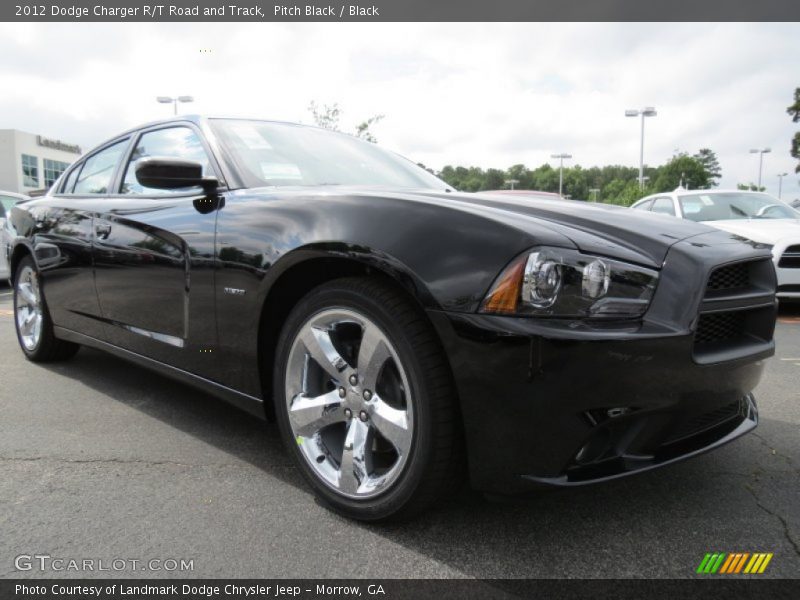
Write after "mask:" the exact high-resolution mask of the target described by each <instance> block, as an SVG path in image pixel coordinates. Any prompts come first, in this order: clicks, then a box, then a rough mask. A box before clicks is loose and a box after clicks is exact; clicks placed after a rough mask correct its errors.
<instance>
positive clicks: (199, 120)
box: [87, 114, 349, 154]
mask: <svg viewBox="0 0 800 600" xmlns="http://www.w3.org/2000/svg"><path fill="white" fill-rule="evenodd" d="M215 119H220V120H222V119H225V120H231V121H260V122H262V123H273V124H276V125H292V126H295V127H308V128H309V129H324V130H325V131H330V132H331V133H338V134H340V135H349V134H347V133H344V132H341V131H333V130H331V129H325V128H324V127H317V126H316V125H310V124H307V123H296V122H293V121H280V120H277V119H260V118H257V117H242V116H239V117H235V116H225V115H200V114H188V115H175V116H172V117H168V118H166V119H157V120H155V121H149V122H147V123H142V124H140V125H136V126H135V127H131V128H129V129H126V130H125V131H121V132H120V133H118V134H116V135H115V136H113V137H110V138H107V139H105V140H103V141H102V142H100V143H99V144H95V145H94V146H92V149H91V150H90V151H89V152H87V154H90V153H91V152H92V151H93V150H95V149H96V148H101V147H102V146H106V145H107V144H109V143H111V142H113V141H115V140H118V139H119V138H123V137H126V136H130V135H131V134H134V133H136V132H138V131H141V130H142V129H149V128H151V127H156V126H158V125H169V124H170V123H186V122H189V123H194V124H195V125H198V126H199V125H202V124H203V123H204V122H206V121H213V120H215Z"/></svg>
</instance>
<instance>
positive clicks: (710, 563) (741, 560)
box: [697, 552, 772, 575]
mask: <svg viewBox="0 0 800 600" xmlns="http://www.w3.org/2000/svg"><path fill="white" fill-rule="evenodd" d="M771 560H772V552H754V553H752V554H751V553H749V552H730V553H725V552H708V553H706V555H705V557H704V558H703V560H702V561H701V562H700V566H699V567H697V572H698V573H702V574H711V575H713V574H715V573H719V574H720V575H722V574H726V575H735V574H738V573H745V574H750V575H755V574H757V573H763V572H764V571H765V570H766V568H767V565H768V564H769V561H771Z"/></svg>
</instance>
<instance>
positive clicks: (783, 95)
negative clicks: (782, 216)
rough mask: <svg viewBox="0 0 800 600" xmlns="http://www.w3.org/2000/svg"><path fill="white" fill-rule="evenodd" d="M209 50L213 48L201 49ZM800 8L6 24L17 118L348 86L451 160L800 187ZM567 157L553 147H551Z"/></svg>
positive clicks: (89, 126) (228, 107) (272, 111)
mask: <svg viewBox="0 0 800 600" xmlns="http://www.w3.org/2000/svg"><path fill="white" fill-rule="evenodd" d="M201 49H202V50H207V51H206V52H201ZM798 57H800V24H796V23H795V24H686V25H681V24H673V23H661V24H637V23H629V24H528V23H519V24H446V23H430V24H427V23H422V24H409V23H399V24H395V23H379V24H361V23H332V24H311V23H307V24H274V23H268V24H267V23H265V24H208V25H206V24H140V23H124V24H93V23H80V24H73V23H69V24H29V23H15V24H8V23H4V24H0V84H2V90H3V92H2V94H0V128H13V129H22V130H25V131H30V132H32V133H38V134H42V135H45V136H48V137H54V138H60V139H62V140H63V141H65V142H73V143H79V144H81V145H82V146H84V147H85V148H87V149H88V148H89V147H91V146H93V145H95V144H96V143H98V142H100V141H102V140H103V139H105V138H108V137H110V136H112V135H114V134H116V133H118V132H119V131H121V130H123V129H125V128H128V127H131V126H135V125H137V124H139V123H142V122H146V121H150V120H154V119H158V118H161V117H164V116H168V115H169V114H170V113H171V110H172V107H171V106H169V105H162V104H157V103H156V102H155V97H156V96H157V95H184V94H185V95H192V96H194V97H195V99H196V101H195V103H194V104H193V105H189V107H188V108H187V107H181V110H186V111H187V112H197V113H203V114H214V115H235V116H240V115H241V116H258V117H265V118H274V119H279V120H289V121H303V122H310V115H309V112H308V108H307V107H308V104H309V102H310V101H312V100H315V101H317V102H318V103H320V104H325V103H333V102H338V103H339V105H340V107H341V108H342V110H343V117H342V120H343V125H344V128H345V129H351V128H352V127H353V126H354V125H355V123H356V122H357V121H359V120H363V119H364V118H366V117H368V116H370V115H373V114H377V113H381V114H385V115H386V118H385V119H384V120H383V121H382V122H381V123H380V124H379V125H378V126H377V127H376V128H375V130H374V133H375V135H376V136H377V137H378V140H379V142H380V143H381V145H383V146H386V147H388V148H390V149H393V150H395V151H397V152H399V153H401V154H403V155H405V156H407V157H408V158H411V159H413V160H414V161H417V162H423V163H425V164H426V165H428V166H430V167H433V168H435V169H440V168H441V167H443V166H444V165H446V164H457V165H465V166H469V165H477V166H481V167H484V168H485V167H498V168H506V167H508V166H510V165H512V164H515V163H525V164H526V165H529V166H538V165H540V164H541V163H543V162H545V161H548V160H549V156H550V154H552V153H554V152H570V153H572V154H573V156H574V159H573V161H571V163H570V164H580V165H582V166H584V167H588V166H592V165H604V164H624V165H631V166H638V160H639V123H638V120H635V119H626V118H625V117H624V111H625V109H626V108H639V107H642V106H650V105H652V106H655V107H656V108H657V110H658V116H657V117H655V118H650V119H648V120H647V122H646V134H645V163H646V164H650V165H658V164H661V163H663V162H664V161H666V160H668V159H669V158H670V156H672V154H673V153H674V152H675V151H676V150H681V151H687V152H690V153H694V152H696V151H697V150H698V148H700V147H710V148H711V149H713V150H714V151H715V152H717V154H718V156H719V158H720V162H721V165H722V171H723V180H722V184H723V185H724V186H726V187H727V186H731V187H732V186H735V184H736V183H737V182H749V181H755V179H756V178H757V176H758V157H757V155H750V154H748V150H749V149H750V148H756V147H771V148H772V153H771V154H768V155H766V157H765V167H764V183H765V184H766V185H767V186H768V189H769V191H771V192H773V193H776V192H777V177H776V175H777V174H778V173H782V172H788V173H789V174H790V176H789V177H787V178H786V179H785V180H784V198H787V197H788V198H795V197H800V186H799V185H798V176H797V175H794V165H795V161H794V160H793V159H792V158H791V157H790V156H789V144H790V138H791V137H792V135H793V133H794V131H795V130H797V128H798V126H797V125H795V124H793V123H792V122H791V120H790V118H789V116H788V115H787V114H786V107H787V106H788V105H789V104H790V103H791V101H792V95H793V93H794V89H795V87H797V86H800V68H799V67H798ZM551 162H552V161H551Z"/></svg>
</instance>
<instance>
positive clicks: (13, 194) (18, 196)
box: [0, 190, 30, 200]
mask: <svg viewBox="0 0 800 600" xmlns="http://www.w3.org/2000/svg"><path fill="white" fill-rule="evenodd" d="M0 196H11V197H12V198H16V199H17V200H30V196H26V195H25V194H20V193H19V192H7V191H5V190H0Z"/></svg>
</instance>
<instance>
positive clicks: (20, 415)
mask: <svg viewBox="0 0 800 600" xmlns="http://www.w3.org/2000/svg"><path fill="white" fill-rule="evenodd" d="M776 335H777V347H778V350H777V354H776V356H775V358H772V359H770V361H769V363H768V367H767V372H766V376H765V378H764V380H763V382H762V383H761V385H760V386H759V388H758V389H757V390H756V392H757V397H758V400H759V405H760V415H761V424H760V426H759V428H758V429H757V430H756V432H755V433H754V434H751V435H748V436H745V437H744V438H742V439H740V440H738V441H736V442H734V443H733V444H730V445H728V446H726V447H724V448H722V449H720V450H718V451H716V452H713V453H710V454H707V455H704V456H701V457H698V458H695V459H693V460H690V461H687V462H684V463H681V464H679V465H676V466H673V467H670V468H667V469H662V470H660V471H656V472H653V473H648V474H645V475H641V476H638V477H633V478H628V479H626V480H621V481H618V482H614V483H609V484H605V485H601V486H595V487H593V488H587V489H581V490H577V491H566V492H553V493H545V494H540V495H538V496H535V497H533V498H529V499H525V500H524V501H520V502H514V503H490V502H487V501H485V500H484V499H483V498H482V497H481V496H478V495H477V494H473V493H470V492H468V491H466V490H465V491H462V492H460V493H459V494H457V495H456V496H455V497H454V498H453V499H452V500H450V501H449V502H447V503H446V504H444V505H442V506H441V507H440V508H438V509H437V510H434V511H432V512H430V513H427V514H425V515H423V516H422V517H421V518H419V519H418V520H416V521H414V522H411V523H406V524H403V525H394V526H374V525H361V524H357V523H353V522H349V521H347V520H345V519H342V518H340V517H338V516H335V515H333V514H331V513H330V512H328V511H327V510H326V509H324V508H323V507H321V506H319V505H317V504H316V503H315V502H314V499H313V497H312V495H311V494H310V493H309V490H308V489H307V488H306V486H305V484H304V482H303V481H302V479H301V476H300V474H299V472H298V471H297V470H296V469H295V468H294V467H293V466H292V464H291V462H290V460H289V457H288V456H287V455H286V454H285V453H284V451H283V449H282V447H281V444H280V440H279V439H278V435H277V430H276V428H275V427H274V426H271V425H266V424H264V423H262V422H261V421H259V420H257V419H255V418H252V417H250V416H248V415H246V414H244V413H242V412H239V411H238V410H236V409H235V408H232V407H230V406H229V405H227V404H225V403H224V402H222V401H219V400H217V399H215V398H213V397H211V396H208V395H205V394H202V393H199V392H197V391H195V390H193V389H191V388H189V387H186V386H184V385H181V384H178V383H175V382H173V381H171V380H169V379H166V378H163V377H161V376H159V375H155V374H153V373H151V372H149V371H146V370H143V369H141V368H139V367H136V366H132V365H130V364H128V363H126V362H124V361H122V360H120V359H117V358H114V357H111V356H108V355H105V354H103V353H100V352H98V351H94V350H88V349H85V348H84V349H82V350H81V352H80V353H79V354H78V355H77V356H76V357H75V359H74V360H73V361H72V362H70V363H66V364H61V365H53V366H42V365H36V364H33V363H30V362H28V361H26V360H25V359H24V358H23V356H22V353H21V352H20V351H19V349H18V348H17V343H16V339H15V334H14V330H13V322H12V317H11V294H10V290H9V288H8V287H6V286H5V285H3V284H0V398H1V399H0V531H2V541H3V543H2V544H0V577H41V576H43V575H44V576H59V577H62V576H63V577H79V576H85V575H92V573H77V572H53V571H47V572H45V573H42V572H41V571H38V570H36V569H34V570H31V571H24V572H20V571H17V570H15V567H14V559H15V557H16V556H18V555H21V554H37V553H38V554H49V555H51V556H53V557H61V558H66V559H70V558H74V559H83V558H94V559H104V560H107V561H110V560H111V559H114V558H122V559H137V560H138V559H141V560H149V559H153V558H155V559H164V560H166V559H181V558H182V559H191V560H193V567H194V568H193V570H192V571H191V572H182V573H180V572H165V571H140V572H134V571H131V570H124V571H121V572H105V573H96V575H98V576H104V577H108V576H121V577H134V576H142V577H148V576H152V577H164V576H182V577H187V576H188V577H207V578H211V577H367V576H368V577H375V578H378V577H477V578H495V577H600V578H610V577H691V576H694V571H695V569H696V568H697V565H698V564H699V562H700V560H701V559H702V558H703V556H704V554H705V553H706V552H711V551H724V552H756V551H760V552H772V553H774V558H773V560H772V562H771V564H770V565H769V568H768V569H767V572H766V573H765V574H764V575H762V576H761V577H767V576H769V577H798V576H800V501H799V500H798V499H800V308H795V309H791V310H790V309H782V311H781V322H780V323H779V325H778V331H777V334H776Z"/></svg>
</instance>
